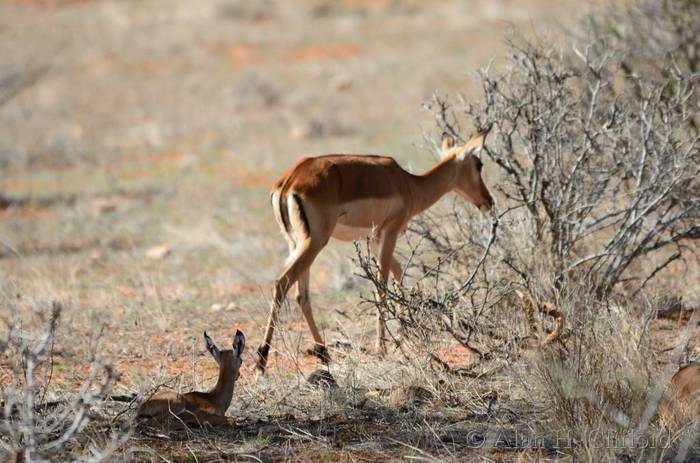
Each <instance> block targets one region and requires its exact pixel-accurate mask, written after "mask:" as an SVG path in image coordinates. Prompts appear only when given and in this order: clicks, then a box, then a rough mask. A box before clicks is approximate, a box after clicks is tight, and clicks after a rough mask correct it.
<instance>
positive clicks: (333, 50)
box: [286, 43, 363, 63]
mask: <svg viewBox="0 0 700 463" xmlns="http://www.w3.org/2000/svg"><path fill="white" fill-rule="evenodd" d="M362 52H363V50H362V48H360V47H359V46H357V45H352V44H349V43H338V44H332V45H312V46H309V47H305V48H302V49H300V50H297V51H295V52H293V53H292V54H291V56H289V57H288V58H287V60H286V61H287V62H289V63H305V62H307V61H325V60H331V59H346V58H351V57H353V56H358V55H360V54H362Z"/></svg>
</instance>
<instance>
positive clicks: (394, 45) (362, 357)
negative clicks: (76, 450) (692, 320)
mask: <svg viewBox="0 0 700 463" xmlns="http://www.w3.org/2000/svg"><path fill="white" fill-rule="evenodd" d="M590 8H592V5H588V4H585V3H581V2H568V1H564V2H562V1H546V0H528V1H506V0H500V1H489V2H476V1H472V2H458V1H439V2H420V1H406V2H399V1H390V0H386V1H385V0H374V1H371V0H344V1H339V2H332V1H321V0H316V1H312V0H304V1H299V2H281V1H256V2H253V1H246V0H241V1H222V0H219V1H216V0H210V1H197V2H190V1H174V0H173V1H171V0H168V1H141V2H137V1H116V0H106V1H87V0H86V1H60V0H54V1H52V0H26V1H23V0H16V1H4V2H2V3H0V55H1V56H2V57H3V59H2V61H3V63H2V68H0V69H1V70H2V73H3V74H4V75H2V77H3V78H6V79H12V78H15V77H16V76H21V75H22V73H26V72H32V71H33V70H38V71H37V72H38V80H37V81H36V83H35V84H34V85H32V86H30V87H28V88H26V89H24V90H23V91H22V92H21V93H19V94H18V95H17V96H16V97H15V98H14V99H12V100H11V101H9V102H7V103H6V104H5V105H4V106H2V107H0V193H1V194H2V195H3V196H2V198H1V199H7V200H8V201H7V203H8V204H6V205H5V206H6V207H3V208H2V209H0V281H1V282H2V293H3V295H4V297H5V298H12V299H14V300H15V301H16V303H17V305H18V306H19V307H20V308H22V309H26V313H27V314H28V313H29V312H30V310H29V309H31V308H32V307H36V306H41V305H43V304H46V303H48V301H51V300H54V299H60V300H63V301H65V302H66V307H67V308H68V309H67V310H66V311H65V313H64V314H63V318H62V322H61V327H60V330H59V334H58V340H57V342H56V353H55V357H54V360H55V362H54V371H53V374H52V376H51V390H52V391H53V392H55V393H60V392H62V391H71V390H74V389H75V388H76V387H77V386H78V385H79V384H80V382H81V380H82V379H83V378H84V376H85V375H86V374H87V366H86V365H85V359H86V358H87V356H88V352H87V351H88V346H89V343H90V339H91V337H92V336H93V334H94V333H95V332H96V331H97V330H99V328H100V327H104V331H103V335H102V337H101V341H100V344H99V346H100V352H101V354H102V355H104V356H107V357H110V358H112V359H113V362H114V364H115V366H116V368H117V370H118V371H119V372H120V374H121V378H120V381H119V383H118V384H117V386H116V390H115V392H116V393H123V394H130V393H139V392H144V391H147V390H149V389H150V388H151V387H152V386H153V385H156V384H161V383H167V384H169V385H171V386H173V387H175V388H178V387H182V388H190V387H192V386H195V387H206V386H207V385H209V384H211V383H212V378H213V377H215V375H216V370H215V368H214V362H212V361H211V360H210V359H209V358H208V357H207V356H206V355H205V353H204V349H203V346H202V340H201V333H202V331H203V330H205V329H206V330H207V331H209V332H210V333H211V334H212V335H213V336H214V337H215V339H216V340H217V341H218V342H219V343H223V342H224V339H227V338H228V337H229V336H230V335H231V334H232V333H233V330H234V329H235V328H239V329H241V330H242V331H244V332H245V334H246V335H247V336H248V340H249V342H248V345H249V346H251V348H250V349H249V350H248V351H247V353H246V355H245V363H244V372H243V374H242V378H241V381H240V387H239V388H238V390H237V392H236V395H235V397H234V404H233V405H232V408H231V409H230V410H229V414H230V415H231V416H236V417H237V418H238V417H239V418H240V427H239V428H238V429H236V430H235V431H230V432H223V431H221V432H215V433H201V432H195V434H194V435H192V434H188V433H184V434H177V433H176V434H174V435H172V436H170V437H168V438H165V437H159V436H156V435H153V434H149V433H146V434H139V433H137V434H136V435H135V436H134V437H133V438H132V439H131V440H130V441H129V444H133V446H134V447H140V448H142V449H143V448H150V449H152V450H153V451H154V452H156V453H160V454H162V455H164V456H165V457H166V458H168V459H174V460H181V459H182V460H186V459H188V458H192V457H193V455H194V454H198V455H199V456H200V457H202V456H203V457H204V458H205V459H229V458H231V459H245V458H247V457H246V456H245V455H253V456H252V457H250V458H252V459H257V458H260V459H262V460H271V459H294V460H315V461H339V460H353V461H377V460H389V459H396V458H399V457H400V456H402V455H403V456H414V457H416V458H426V459H429V458H430V455H439V456H440V458H447V457H449V456H454V457H457V456H459V455H462V456H465V458H468V457H469V458H471V457H477V456H478V457H480V458H483V459H485V460H504V461H510V460H512V459H513V458H516V457H518V458H523V459H529V458H538V455H540V454H539V453H538V452H537V451H531V452H529V453H526V454H519V453H517V451H516V450H513V449H511V450H507V448H508V447H509V445H507V444H506V443H502V444H494V445H491V446H489V449H488V450H483V451H482V450H474V449H472V448H471V447H473V445H470V442H469V441H468V438H467V437H465V436H470V434H469V431H472V430H476V431H477V434H475V436H476V437H475V439H477V441H479V439H483V438H484V429H486V428H485V427H484V424H485V423H488V424H490V425H493V426H492V427H491V429H501V427H502V425H503V424H504V423H512V422H513V421H514V420H516V419H517V418H518V417H519V416H520V414H521V413H522V411H523V410H527V406H526V405H525V404H524V403H521V402H520V399H522V398H519V397H509V398H510V399H512V401H511V402H509V403H508V405H507V406H506V405H498V406H495V407H492V406H491V403H492V401H493V400H492V398H493V397H495V395H494V394H496V392H497V393H498V394H496V395H499V394H500V397H507V396H508V391H509V388H510V385H509V384H508V383H507V382H503V381H501V379H502V378H499V377H498V375H497V374H496V375H495V376H493V377H491V379H489V380H475V379H462V380H459V382H458V383H455V384H451V383H450V381H451V380H450V379H449V378H443V377H441V376H440V375H439V374H437V373H430V372H426V373H425V375H424V376H421V375H418V374H416V372H415V371H413V370H411V371H409V370H407V369H406V368H405V367H404V366H402V365H401V364H400V363H399V362H398V361H395V360H394V359H392V358H391V357H390V358H389V359H388V360H386V361H380V360H379V359H376V358H374V357H373V356H371V355H369V354H368V353H366V351H364V350H363V349H361V348H360V346H363V345H368V344H370V342H371V340H372V333H373V323H372V321H373V313H372V311H371V310H370V308H369V307H365V306H362V305H360V301H361V298H360V294H361V293H364V292H367V289H368V288H367V287H366V286H365V285H364V284H363V283H362V281H361V280H360V279H359V278H357V277H355V276H354V275H353V273H354V272H355V267H354V264H353V262H352V260H351V259H350V258H349V256H351V255H352V253H351V247H348V246H343V245H332V246H329V248H328V249H327V250H326V251H324V253H323V254H322V255H321V257H320V258H319V259H318V261H317V264H316V265H315V267H314V269H313V273H312V275H313V276H312V298H313V303H314V305H315V307H316V318H317V322H318V324H319V326H320V327H321V328H322V330H323V334H324V336H325V337H326V339H327V340H328V342H329V343H330V344H332V345H338V346H341V348H337V349H334V350H333V355H334V356H335V358H336V359H337V362H335V365H333V366H332V368H331V369H332V371H333V373H334V374H335V376H336V377H337V379H338V380H339V382H340V383H341V386H342V387H341V388H340V389H341V391H342V392H337V391H336V392H334V391H326V390H318V389H314V388H312V387H310V386H308V385H307V384H305V382H304V380H303V374H307V373H309V372H310V371H312V370H313V369H315V368H316V366H317V365H316V362H315V361H314V360H312V359H310V358H308V357H306V356H304V355H303V354H299V352H301V351H303V350H304V347H305V345H306V343H308V342H309V337H308V335H307V333H306V328H305V325H304V324H303V321H302V320H301V317H300V314H299V312H298V309H297V308H296V307H295V306H293V305H290V306H289V309H287V310H284V311H283V315H282V317H283V320H282V327H283V328H282V330H281V333H280V335H278V336H277V339H276V347H277V350H276V352H275V353H273V355H272V356H271V367H270V371H269V375H268V378H266V379H261V380H257V381H256V379H255V378H254V376H253V370H252V365H253V361H254V357H253V355H252V353H253V350H254V347H255V346H256V345H257V344H258V342H259V340H260V336H261V334H262V329H263V324H264V322H265V319H266V316H267V308H268V305H269V292H270V286H271V282H272V281H273V280H274V278H275V276H276V272H278V271H279V269H280V268H281V265H282V262H283V260H284V257H285V253H286V245H285V243H284V240H283V239H282V237H281V236H279V232H278V231H277V228H276V225H275V224H274V222H273V220H272V214H271V213H270V211H269V210H268V209H269V208H268V189H269V187H270V185H271V184H272V182H273V181H274V179H275V178H276V177H277V176H278V175H280V173H281V172H282V171H283V170H284V169H285V168H286V167H287V166H289V165H290V164H291V163H292V162H293V161H294V160H295V159H297V158H298V157H299V156H300V155H301V154H307V153H308V154H317V153H323V152H375V153H387V154H391V155H393V156H395V157H396V158H397V159H398V160H399V161H400V162H401V163H402V165H404V166H406V167H407V168H410V169H413V170H416V171H417V170H421V169H423V168H425V167H426V166H427V165H429V163H430V162H431V155H430V153H429V151H428V150H427V149H426V148H425V147H424V146H423V141H422V134H423V133H424V132H431V131H432V130H433V125H432V121H431V117H430V115H429V114H428V113H427V112H425V111H423V110H422V108H421V103H422V102H423V101H425V100H427V99H429V97H430V96H431V94H432V92H433V91H435V90H438V91H440V92H442V93H455V92H461V93H463V94H464V95H465V96H466V97H467V98H469V97H473V96H475V95H478V88H475V86H474V82H473V80H472V78H471V77H470V73H472V72H473V71H474V70H475V69H477V68H479V67H482V66H485V65H487V64H488V63H489V60H491V59H493V58H496V59H495V62H494V66H498V65H499V59H498V57H499V53H501V51H502V49H503V46H502V45H503V44H502V37H503V34H504V33H505V32H506V31H507V30H508V28H509V27H511V25H514V26H517V27H521V28H523V29H524V30H525V31H526V32H527V33H529V34H537V35H538V36H541V38H542V40H548V38H549V37H550V36H552V35H554V34H556V33H558V32H560V31H561V30H562V29H565V28H566V27H567V24H568V23H569V21H571V20H573V19H575V17H576V16H577V15H579V14H584V13H586V12H588V11H589V10H590ZM465 130H467V129H465ZM486 177H487V178H488V166H487V171H486ZM27 317H28V318H27V323H28V324H29V325H31V317H29V316H28V315H27ZM669 323H670V322H669ZM348 346H349V347H348ZM451 355H452V358H455V359H456V360H457V361H465V359H464V356H463V355H459V354H458V353H455V352H452V354H451ZM467 361H468V359H467ZM8 374H9V373H8V371H7V370H5V371H4V372H3V369H2V366H0V382H2V380H3V377H5V380H6V379H7V377H6V375H8ZM441 381H442V382H441ZM445 382H447V383H448V385H447V386H445V388H446V389H444V390H443V392H444V391H447V392H444V393H443V394H442V395H440V394H438V395H437V396H436V397H437V398H435V397H433V398H432V399H430V400H429V401H428V402H429V403H428V404H427V405H424V406H421V407H418V408H416V407H415V406H414V405H415V404H413V403H409V404H402V403H398V404H397V403H395V402H392V399H391V397H390V396H391V394H390V392H389V391H390V390H391V389H393V388H396V387H398V386H404V385H410V384H414V383H421V386H422V387H426V388H437V389H435V390H438V389H439V386H440V385H444V384H445ZM494 391H496V392H494ZM338 394H340V396H338ZM459 394H461V398H460V399H459V400H457V399H454V400H453V396H457V395H459ZM465 397H466V398H465ZM402 405H403V406H402ZM115 407H116V408H115V413H117V412H119V411H120V410H121V409H119V407H117V406H115ZM528 413H535V414H536V410H535V411H532V410H529V411H528ZM504 429H505V428H504ZM507 429H510V431H509V432H512V430H513V427H512V426H511V427H508V428H507ZM508 439H511V441H512V435H511V436H510V437H507V438H504V442H507V441H508ZM510 447H512V446H510ZM516 447H517V446H516ZM514 452H515V453H514ZM136 455H138V456H139V458H144V459H150V458H151V456H150V455H151V454H149V453H143V452H141V453H137V454H134V456H136ZM518 455H519V456H518ZM545 456H548V457H551V458H554V457H556V456H557V455H556V452H554V454H552V452H551V451H550V452H549V453H546V454H545ZM200 461H201V460H200Z"/></svg>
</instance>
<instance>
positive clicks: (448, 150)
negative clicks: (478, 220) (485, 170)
mask: <svg viewBox="0 0 700 463" xmlns="http://www.w3.org/2000/svg"><path fill="white" fill-rule="evenodd" d="M489 130H490V127H487V128H483V129H481V130H479V131H478V132H477V133H476V135H474V136H472V137H471V138H469V140H467V142H466V143H464V144H463V145H457V144H456V142H455V139H454V138H453V137H452V136H450V135H447V134H445V135H443V137H442V157H443V158H446V157H448V156H454V159H455V161H457V163H458V169H459V171H458V174H457V186H456V187H455V191H456V192H457V193H458V194H459V195H460V196H462V197H463V198H464V199H466V200H467V201H469V202H470V203H472V204H474V205H475V206H476V207H477V208H479V210H481V211H482V212H488V211H489V210H491V208H492V207H493V197H492V196H491V193H489V190H488V188H486V184H485V183H484V180H483V179H482V178H481V168H482V167H483V164H482V162H481V157H480V156H479V154H480V152H481V148H482V147H483V146H484V141H485V140H486V135H488V133H489Z"/></svg>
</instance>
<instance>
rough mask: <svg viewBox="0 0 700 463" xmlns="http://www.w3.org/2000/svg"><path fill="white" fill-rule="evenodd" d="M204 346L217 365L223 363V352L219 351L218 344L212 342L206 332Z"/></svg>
mask: <svg viewBox="0 0 700 463" xmlns="http://www.w3.org/2000/svg"><path fill="white" fill-rule="evenodd" d="M204 345H205V346H206V348H207V350H208V351H209V353H210V354H211V356H212V357H214V360H216V363H221V352H220V351H219V348H218V347H216V344H214V341H212V340H211V338H210V337H209V335H208V334H207V332H206V331H205V332H204Z"/></svg>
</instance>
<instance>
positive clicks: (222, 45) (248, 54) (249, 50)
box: [207, 40, 260, 67]
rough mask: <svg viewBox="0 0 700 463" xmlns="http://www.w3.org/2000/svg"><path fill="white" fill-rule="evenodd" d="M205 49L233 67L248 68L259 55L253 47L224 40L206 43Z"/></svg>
mask: <svg viewBox="0 0 700 463" xmlns="http://www.w3.org/2000/svg"><path fill="white" fill-rule="evenodd" d="M207 49H208V50H209V52H210V53H211V54H213V55H218V56H223V57H224V58H226V59H227V60H228V61H229V62H230V63H231V64H232V65H234V66H235V67H244V66H250V65H251V64H254V63H256V62H257V61H258V57H259V55H260V52H259V49H258V47H256V46H255V45H251V44H248V43H235V42H227V41H224V40H217V41H214V42H210V43H208V44H207Z"/></svg>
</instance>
